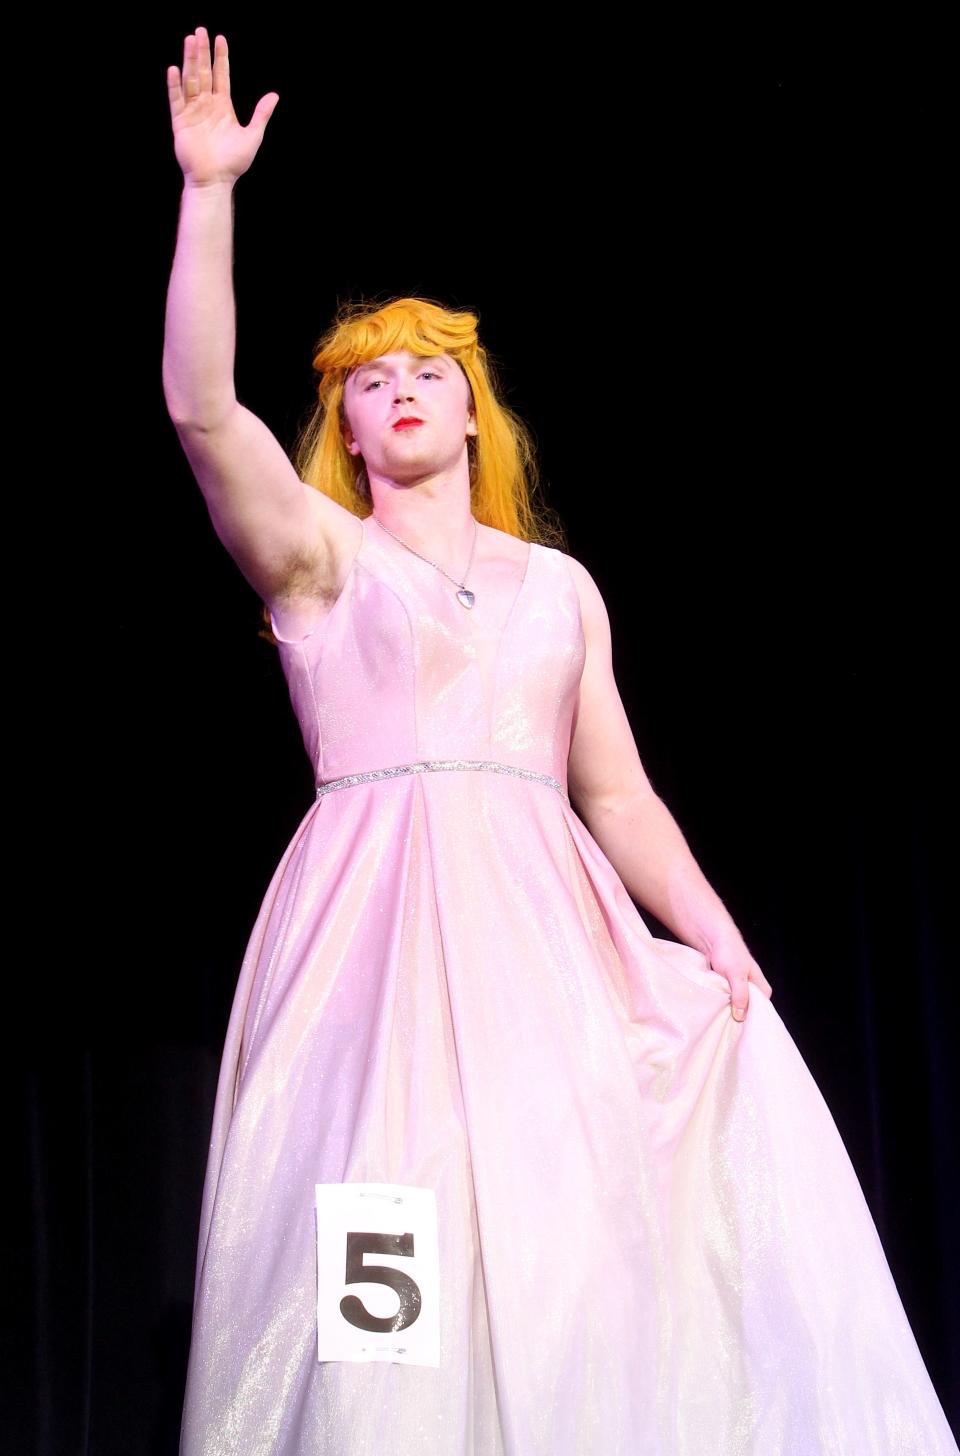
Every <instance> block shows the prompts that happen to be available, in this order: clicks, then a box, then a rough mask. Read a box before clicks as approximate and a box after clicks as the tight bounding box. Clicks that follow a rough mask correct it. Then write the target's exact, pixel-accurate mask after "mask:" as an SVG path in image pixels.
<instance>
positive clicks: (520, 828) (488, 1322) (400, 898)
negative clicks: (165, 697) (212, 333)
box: [180, 519, 958, 1456]
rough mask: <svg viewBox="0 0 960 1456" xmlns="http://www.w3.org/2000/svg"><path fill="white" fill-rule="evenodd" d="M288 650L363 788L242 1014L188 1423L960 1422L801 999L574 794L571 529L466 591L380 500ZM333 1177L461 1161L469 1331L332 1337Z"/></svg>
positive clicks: (482, 1430) (667, 1449)
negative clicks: (321, 1219) (843, 1129)
mask: <svg viewBox="0 0 960 1456" xmlns="http://www.w3.org/2000/svg"><path fill="white" fill-rule="evenodd" d="M277 635H278V636H279V633H278V634H277ZM280 653H281V659H282V663H283V668H284V672H285V674H286V678H287V682H288V684H289V689H290V696H291V700H292V703H293V707H294V710H295V712H296V714H297V717H298V719H299V722H300V726H301V728H302V731H303V738H304V742H305V745H306V749H307V752H308V754H309V756H310V760H311V763H312V764H313V765H314V768H315V772H316V779H317V783H318V786H322V785H330V787H329V788H326V789H325V791H324V792H323V793H321V794H320V795H319V796H318V797H317V798H316V800H315V801H314V802H313V803H312V804H311V805H310V808H309V809H308V811H307V813H306V814H305V816H304V818H303V820H302V822H301V824H300V826H299V828H298V829H297V831H296V833H295V834H294V836H293V840H292V842H291V843H290V845H289V847H288V848H287V850H286V852H285V854H284V856H283V858H282V860H281V862H280V864H279V866H278V868H277V870H276V872H275V874H274V876H273V879H272V880H271V883H270V886H269V889H268V890H267V893H266V897H265V899H264V901H263V905H262V908H261V910H260V913H259V916H258V918H257V920H256V924H255V926H254V928H253V932H252V935H251V938H250V942H249V946H248V949H247V952H246V955H245V958H244V960H243V965H242V969H241V971H240V976H239V981H238V985H237V990H236V996H235V1000H234V1003H233V1010H232V1013H231V1016H230V1021H229V1027H228V1031H227V1035H226V1044H225V1047H224V1052H223V1062H222V1066H221V1072H220V1079H219V1086H218V1091H217V1099H216V1108H215V1112H214V1120H213V1130H212V1137H211V1143H210V1153H209V1162H208V1166H207V1173H206V1180H205V1184H204V1190H203V1203H202V1215H201V1225H200V1236H199V1250H198V1256H197V1273H196V1298H195V1305H194V1315H193V1332H192V1343H191V1350H190V1360H189V1368H188V1375H187V1386H186V1395H185V1403H184V1410H183V1421H182V1435H181V1446H180V1450H181V1453H182V1456H214V1453H216V1456H226V1453H231V1456H234V1453H235V1456H268V1453H269V1456H318V1453H330V1456H334V1453H336V1456H417V1453H431V1456H434V1453H437V1456H947V1453H951V1456H957V1450H958V1448H957V1444H956V1442H955V1440H954V1438H953V1436H952V1434H951V1431H950V1429H949V1426H948V1424H947V1421H946V1418H945V1415H944V1412H943V1410H942V1408H941V1405H940V1403H939V1401H938V1398H937V1395H936V1393H935V1391H934V1388H933V1385H932V1383H931V1381H930V1377H929V1375H928V1373H927V1370H926V1368H925V1366H924V1363H923V1360H922V1357H921V1355H920V1351H919V1349H918V1347H917V1344H916V1342H915V1339H914V1336H913V1333H912V1331H911V1329H910V1325H909V1323H908V1321H907V1317H906V1314H905V1312H904V1309H903V1305H902V1303H901V1301H900V1298H899V1296H898V1293H897V1289H896V1287H895V1285H894V1282H893V1279H892V1277H891V1274H890V1270H889V1267H888V1265H887V1262H886V1258H885V1256H884V1253H883V1249H882V1246H881V1244H880V1241H879V1238H878V1235H877V1232H876V1229H875V1226H874V1223H873V1220H872V1218H871V1215H870V1212H869V1210H868V1207H867V1205H866V1202H865V1200H864V1197H863V1194H862V1191H861V1188H860V1185H859V1182H858V1180H857V1177H856V1174H855V1172H854V1169H853V1166H852V1164H851V1162H850V1160H849V1157H848V1155H847V1153H846V1151H845V1149H844V1146H843V1143H842V1141H841V1139H840V1136H839V1133H838V1131H837V1128H836V1125H835V1123H834V1121H833V1119H832V1117H831V1114H830V1112H829V1110H828V1108H827V1106H826V1104H825V1102H824V1100H823V1098H822V1096H821V1094H820V1092H819V1090H818V1088H817V1086H816V1084H815V1082H814V1081H813V1079H812V1077H811V1075H810V1073H809V1071H808V1070H807V1068H806V1065H805V1064H804V1062H803V1060H802V1059H801V1057H800V1054H799V1052H798V1050H797V1048H796V1046H795V1045H794V1042H793V1041H792V1039H791V1037H790V1034H789V1032H788V1031H787V1029H786V1027H785V1026H784V1024H783V1022H782V1021H781V1019H780V1017H779V1015H778V1014H777V1011H776V1009H775V1006H774V1005H773V1003H772V1002H771V1001H768V1000H767V999H766V997H765V996H763V995H762V994H761V993H760V992H759V991H758V990H757V989H756V988H755V987H754V988H751V997H750V1011H749V1014H748V1016H747V1019H746V1021H745V1022H744V1023H743V1024H742V1025H741V1024H738V1023H737V1022H735V1021H734V1020H733V1019H732V1017H731V1015H730V994H729V987H728V984H727V982H726V980H725V979H724V978H723V977H722V976H720V975H719V974H718V973H716V972H714V971H712V970H711V969H710V967H709V964H708V963H707V961H706V960H705V958H704V956H703V955H702V954H700V953H699V952H698V951H696V950H694V949H691V948H690V947H687V946H684V945H679V944H676V943H674V942H672V941H668V940H661V939H658V938H656V937H654V936H653V935H652V934H651V932H650V931H649V929H648V928H647V926H646V925H645V923H644V921H643V919H642V918H641V916H640V914H639V913H638V912H637V909H636V907H635V906H634V904H633V902H632V901H631V899H630V897H629V895H628V894H627V892H626V890H625V889H624V887H623V885H622V883H621V881H620V879H619V877H618V875H617V874H616V872H615V871H614V869H613V867H612V865H611V864H610V862H609V861H608V860H607V859H606V857H605V856H604V854H603V853H602V851H601V850H600V848H599V846H598V845H597V843H596V841H595V840H594V839H593V838H592V836H591V835H590V833H589V832H588V830H587V828H586V827H585V825H584V824H583V822H582V821H581V820H580V818H579V817H578V816H577V814H576V813H575V812H574V810H573V808H572V807H571V805H570V803H569V802H568V799H567V797H566V792H565V791H566V765H567V755H568V751H569V745H570V735H571V722H572V714H573V711H574V706H575V702H576V698H577V690H578V684H579V679H580V675H581V671H582V667H583V662H584V639H583V631H582V624H581V620H580V612H579V603H578V597H577V592H576V588H575V586H574V583H573V579H572V576H571V574H570V570H569V567H568V565H567V562H566V559H565V558H564V556H563V555H562V554H561V553H560V552H559V551H556V550H553V549H551V548H548V547H544V546H540V545H533V546H532V547H531V548H530V550H529V554H528V556H527V559H526V568H525V572H524V574H523V577H522V580H521V575H520V568H519V567H518V570H517V573H516V579H515V580H514V581H513V582H512V583H509V584H506V585H504V586H503V587H502V588H501V589H500V590H499V591H497V592H491V591H488V593H487V599H486V600H485V599H484V597H483V596H482V595H480V594H478V600H477V603H476V606H475V607H474V608H473V610H472V611H467V610H465V609H464V608H463V606H461V605H460V603H459V602H458V601H457V598H456V594H455V588H454V586H453V585H452V584H451V583H450V582H449V581H448V580H447V578H446V577H445V576H443V575H442V574H441V573H440V572H438V571H437V570H436V569H435V568H434V567H433V566H431V565H429V564H428V563H426V562H424V561H421V560H420V559H419V558H418V557H417V556H415V555H414V554H412V553H411V552H409V551H408V550H406V549H405V548H404V547H403V546H402V545H400V544H399V543H398V542H397V541H395V540H394V539H393V538H392V537H391V536H390V535H389V534H388V533H387V532H386V531H384V530H383V529H382V528H381V527H380V526H379V524H378V523H377V522H376V521H375V520H373V519H367V520H366V521H364V523H363V533H362V540H361V545H360V548H359V551H358V553H357V556H356V558H355V560H354V563H353V565H352V567H351V570H350V575H349V577H348V580H347V583H346V586H345V588H344V590H343V593H342V595H341V596H340V597H339V599H338V600H337V602H336V605H335V606H334V608H333V610H332V612H331V613H330V615H329V616H328V617H327V618H326V619H325V620H324V621H323V622H322V623H321V624H320V625H319V626H318V627H317V628H316V629H315V630H314V631H313V632H310V633H308V634H307V636H306V637H304V638H303V639H302V640H300V641H287V642H282V643H281V647H280ZM414 766H415V767H414ZM383 769H388V770H391V772H389V773H386V774H380V775H377V774H376V773H375V771H377V770H383ZM338 780H346V782H343V783H338V782H337V781H338ZM318 1183H319V1184H329V1183H382V1184H391V1185H405V1186H411V1187H416V1188H427V1189H432V1190H433V1192H434V1194H435V1198H436V1208H437V1232H438V1244H439V1340H440V1345H439V1351H440V1358H439V1364H438V1365H437V1366H430V1365H416V1364H403V1363H399V1362H397V1361H394V1360H393V1359H392V1358H391V1359H389V1360H380V1361H367V1362H356V1361H349V1360H320V1359H319V1358H318V1351H317V1339H318V1314H317V1303H318V1273H317V1262H318V1255H317V1217H316V1209H315V1202H314V1198H315V1191H314V1190H315V1185H316V1184H318ZM344 1292H348V1290H347V1289H346V1288H345V1291H344Z"/></svg>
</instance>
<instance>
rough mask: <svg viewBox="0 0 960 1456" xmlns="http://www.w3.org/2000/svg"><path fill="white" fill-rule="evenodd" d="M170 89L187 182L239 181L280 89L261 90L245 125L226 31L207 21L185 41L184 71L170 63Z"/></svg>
mask: <svg viewBox="0 0 960 1456" xmlns="http://www.w3.org/2000/svg"><path fill="white" fill-rule="evenodd" d="M167 95H168V97H169V100H170V121H171V124H172V126H173V139H174V150H175V152H176V156H177V161H178V162H179V164H180V167H181V169H182V171H183V179H184V182H185V183H187V184H189V185H191V186H196V187H207V186H210V185H211V184H212V183H217V182H230V183H232V182H235V181H236V179H237V178H238V177H240V176H242V175H243V173H244V172H245V171H246V170H247V168H248V167H249V166H250V163H251V162H252V161H253V159H254V157H255V156H256V154H257V151H258V149H259V147H260V143H261V142H262V141H263V134H264V132H265V131H266V127H267V122H268V121H269V120H270V117H271V116H272V115H273V109H274V107H275V106H276V104H277V102H278V101H279V100H280V97H279V95H278V94H277V92H276V91H269V92H267V94H266V96H261V98H260V100H259V101H258V102H257V104H256V107H255V109H254V113H253V115H252V116H251V118H250V120H249V122H248V123H247V125H246V126H241V125H240V123H239V121H238V120H237V114H236V112H235V111H234V109H233V102H232V101H231V100H230V61H229V56H228V52H227V40H226V36H223V35H218V36H217V37H216V38H215V41H214V58H213V65H212V66H211V64H210V37H209V35H208V34H207V31H206V30H205V29H204V27H203V26H202V25H198V26H197V29H196V32H195V34H194V35H188V36H186V37H185V39H184V42H183V75H182V78H181V73H180V71H179V70H178V69H177V67H176V66H168V67H167Z"/></svg>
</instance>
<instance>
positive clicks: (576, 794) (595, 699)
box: [567, 557, 773, 1010]
mask: <svg viewBox="0 0 960 1456" xmlns="http://www.w3.org/2000/svg"><path fill="white" fill-rule="evenodd" d="M567 560H568V562H569V564H570V569H571V571H572V572H573V576H574V581H575V583H576V586H577V591H578V594H579V597H580V605H581V614H582V617H583V628H584V637H585V640H586V646H587V655H586V661H585V663H584V669H583V677H582V679H581V682H580V698H579V703H578V707H577V713H576V718H575V721H574V730H573V737H572V739H571V745H570V754H569V760H568V780H569V785H570V793H571V797H572V798H574V799H575V800H576V802H577V805H578V806H579V808H580V812H581V814H582V817H583V821H584V823H585V824H586V825H587V828H588V829H589V830H590V833H591V834H592V835H593V837H594V839H595V840H596V841H597V843H598V844H599V846H600V848H601V849H602V850H603V852H604V854H605V855H606V857H607V859H608V860H609V861H610V863H611V864H612V865H613V867H614V869H615V870H616V871H617V874H618V875H619V876H620V878H621V880H622V881H623V883H624V885H625V886H626V888H627V890H628V892H629V894H630V895H631V896H632V898H633V899H634V900H636V901H637V902H638V904H640V905H643V906H645V907H646V908H647V909H649V910H650V911H651V912H652V913H653V914H654V915H656V917H657V919H658V920H660V921H661V922H662V923H663V924H664V925H666V926H667V927H668V928H669V929H670V930H672V931H673V932H674V934H675V935H677V936H678V937H679V938H680V940H681V941H683V943H684V944H685V945H690V946H693V947H694V948H695V949H697V950H700V951H702V952H703V954H704V955H705V956H706V957H707V958H708V960H709V961H710V963H711V965H712V967H713V969H714V970H717V971H719V972H720V973H721V974H723V975H726V976H727V977H728V979H729V980H730V986H731V992H732V999H733V1002H734V1005H735V1007H737V1008H741V1007H742V1008H743V1009H744V1010H746V1007H747V1004H748V990H747V982H748V981H753V982H755V983H756V984H757V985H758V986H759V987H760V989H761V990H762V991H763V992H764V994H765V995H767V996H770V995H772V994H773V992H772V987H771V986H770V983H769V981H768V980H767V979H766V977H765V976H764V974H763V972H762V971H761V970H760V967H759V966H758V965H757V963H756V961H755V960H754V959H753V957H752V956H751V955H750V953H749V951H748V950H747V948H746V945H745V944H744V942H743V937H742V936H741V934H740V932H739V930H738V929H737V926H736V925H735V923H734V921H733V919H732V917H731V915H730V913H729V911H728V910H727V909H726V907H725V906H724V904H723V901H722V900H721V899H720V897H719V895H718V894H717V893H716V891H715V890H714V889H713V888H712V886H711V885H710V884H709V883H708V881H707V879H706V877H705V875H704V874H703V871H702V870H701V869H700V867H699V865H698V864H697V862H696V860H695V859H694V857H693V854H692V852H691V850H690V847H689V845H688V844H687V842H686V840H685V839H684V837H683V835H682V833H681V832H680V828H679V825H678V824H677V822H676V820H675V819H674V817H673V815H672V814H671V813H670V810H669V809H668V808H667V806H666V804H665V803H664V802H663V800H662V799H661V798H660V797H659V796H658V795H657V794H656V793H655V792H654V789H653V787H652V785H651V783H650V780H649V779H648V777H647V774H646V771H645V769H644V767H643V764H642V763H641V761H640V754H639V752H638V751H637V745H636V742H635V740H634V736H633V733H632V731H631V729H630V723H629V721H628V719H627V715H626V711H625V709H624V706H623V702H622V701H621V698H620V693H619V691H618V689H617V685H616V681H615V679H614V674H613V656H612V646H611V640H610V621H609V618H608V615H607V610H606V607H605V605H604V601H603V598H602V596H601V595H600V592H599V590H598V589H597V586H596V583H595V582H594V580H593V578H592V577H591V576H590V574H589V572H588V571H587V570H586V568H585V567H583V566H582V565H581V564H580V563H579V562H578V561H575V560H574V559H573V558H572V557H568V558H567Z"/></svg>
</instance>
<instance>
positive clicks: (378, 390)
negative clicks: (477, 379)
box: [343, 352, 477, 482]
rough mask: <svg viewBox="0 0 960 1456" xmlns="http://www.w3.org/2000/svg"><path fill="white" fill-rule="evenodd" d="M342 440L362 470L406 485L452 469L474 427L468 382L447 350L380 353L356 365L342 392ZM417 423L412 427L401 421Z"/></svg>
mask: <svg viewBox="0 0 960 1456" xmlns="http://www.w3.org/2000/svg"><path fill="white" fill-rule="evenodd" d="M343 410H344V416H345V423H344V430H343V438H344V442H345V444H346V447H347V449H348V450H349V451H350V454H351V455H354V456H362V458H363V461H364V464H365V465H366V467H367V473H368V474H376V475H381V476H385V477H388V478H390V479H393V480H399V481H406V482H411V481H415V480H416V479H418V478H419V477H422V476H423V475H425V474H435V473H436V472H438V471H441V470H444V469H451V468H453V467H454V466H456V465H457V464H459V463H460V462H461V461H462V460H463V459H464V457H465V455H466V448H467V446H466V441H467V436H468V435H476V433H477V424H476V419H475V418H474V412H473V407H472V405H471V402H470V386H469V384H468V383H467V378H466V375H465V374H464V373H463V370H462V369H461V368H460V366H459V365H458V364H457V363H456V362H455V360H453V359H451V358H450V356H449V355H448V354H436V355H434V356H433V357H431V358H424V357H423V355H421V354H409V353H406V352H404V353H397V354H384V355H383V356H382V357H381V358H379V359H375V360H374V361H373V362H372V363H370V364H362V365H360V366H359V368H357V369H355V370H354V371H353V373H352V374H351V375H350V376H349V377H348V379H347V382H346V385H345V387H344V391H343ZM408 420H417V421H419V423H418V424H405V423H400V422H402V421H408Z"/></svg>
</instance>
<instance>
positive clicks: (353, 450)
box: [340, 419, 360, 455]
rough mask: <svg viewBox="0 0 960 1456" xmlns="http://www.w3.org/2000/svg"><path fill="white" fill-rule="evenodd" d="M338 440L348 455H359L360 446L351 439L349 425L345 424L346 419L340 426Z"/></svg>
mask: <svg viewBox="0 0 960 1456" xmlns="http://www.w3.org/2000/svg"><path fill="white" fill-rule="evenodd" d="M340 438H341V440H342V441H343V443H344V446H345V448H346V450H347V451H348V453H349V454H351V455H359V454H360V446H359V445H358V444H357V442H356V440H355V439H354V438H353V431H352V430H351V428H350V426H349V424H348V423H347V421H346V419H344V421H343V423H342V424H341V426H340Z"/></svg>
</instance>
